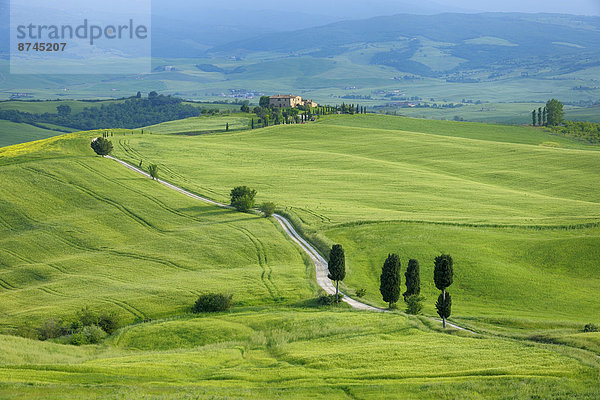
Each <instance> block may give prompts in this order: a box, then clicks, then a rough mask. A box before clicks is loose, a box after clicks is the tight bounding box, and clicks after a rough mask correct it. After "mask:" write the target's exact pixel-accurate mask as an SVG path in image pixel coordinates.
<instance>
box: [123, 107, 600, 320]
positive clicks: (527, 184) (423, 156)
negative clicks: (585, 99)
mask: <svg viewBox="0 0 600 400" xmlns="http://www.w3.org/2000/svg"><path fill="white" fill-rule="evenodd" d="M116 154H117V155H118V156H119V157H122V158H124V159H125V160H128V161H129V162H131V163H132V164H137V163H139V161H140V160H143V162H144V163H149V162H153V163H157V164H158V165H159V166H160V168H164V169H166V170H167V172H166V175H165V176H166V177H167V179H168V180H171V181H173V182H175V183H179V184H181V185H182V186H184V187H186V188H191V189H192V190H195V191H197V192H201V193H202V192H203V188H207V187H208V188H210V189H211V192H210V193H205V194H206V195H207V196H209V197H212V198H214V199H215V200H219V201H226V198H227V193H228V192H227V188H229V187H231V186H234V185H237V184H246V185H249V186H251V187H254V188H256V189H257V190H258V192H259V201H274V202H276V203H277V204H279V207H280V208H281V210H282V211H284V212H286V213H288V214H290V215H291V216H292V217H293V218H294V219H295V221H296V223H297V224H298V225H299V226H300V227H302V229H303V231H304V232H305V233H307V234H309V235H310V234H311V233H312V238H313V239H316V240H317V242H318V243H320V244H321V246H322V247H321V249H322V250H323V251H324V252H326V246H327V245H330V244H331V243H334V242H340V243H342V244H343V245H344V246H345V247H346V248H347V249H348V253H347V259H348V262H349V269H350V272H349V274H348V277H347V280H346V281H345V282H346V284H347V285H348V289H349V291H350V293H353V291H354V290H356V289H359V288H366V289H367V293H368V294H367V296H366V298H367V299H368V300H369V301H371V302H373V303H374V304H377V305H379V306H383V305H384V304H383V302H382V301H381V299H380V296H379V293H378V279H379V273H380V268H381V264H382V263H383V261H384V259H385V256H386V254H388V253H389V252H399V253H400V254H401V257H402V263H403V265H406V263H407V261H408V258H418V259H420V260H421V263H422V268H423V269H424V272H423V276H430V274H431V273H432V261H431V260H433V258H434V257H435V255H436V254H439V253H440V252H448V253H450V254H453V255H455V257H457V259H460V260H461V261H460V263H459V262H457V264H459V265H461V266H457V267H456V268H457V271H461V272H459V274H460V279H459V283H457V285H456V287H455V288H453V291H454V292H455V293H456V294H457V296H458V297H459V298H461V297H462V298H463V300H464V302H462V303H461V304H460V305H458V304H457V305H456V311H455V314H454V315H455V317H456V318H459V319H468V320H473V321H476V320H479V321H484V320H486V318H489V317H491V316H492V315H493V316H495V317H498V318H501V319H503V320H504V321H505V323H506V324H508V325H511V324H520V323H522V320H528V319H534V320H537V321H539V322H540V323H542V324H546V323H547V324H548V327H549V328H550V327H552V326H553V324H558V325H562V324H564V325H563V326H571V327H574V326H576V325H578V324H582V323H584V322H585V321H587V320H590V319H594V318H595V316H596V315H598V313H599V312H600V309H598V306H597V304H596V302H595V300H594V298H595V293H596V292H597V290H598V289H599V288H600V286H599V285H600V280H599V279H598V275H597V269H596V266H595V261H594V260H595V259H596V257H597V251H596V250H597V249H598V248H599V247H598V243H599V242H598V241H599V240H600V231H599V229H598V227H599V226H600V214H599V213H598V202H599V201H600V197H599V196H600V194H599V193H598V191H597V185H595V182H596V181H597V179H598V171H597V168H596V166H597V165H598V162H599V161H600V160H599V158H598V157H600V152H598V149H597V147H594V146H586V145H584V144H580V143H578V142H573V141H570V140H569V139H566V138H563V137H560V136H555V135H551V134H549V133H547V132H545V131H543V130H539V129H534V128H524V127H510V126H501V125H485V124H473V123H455V122H443V121H424V120H415V119H408V118H399V117H385V116H375V115H361V116H332V117H326V118H324V119H322V120H321V121H320V122H318V123H316V124H311V125H288V126H276V127H270V128H267V129H261V130H258V131H246V132H241V133H236V134H232V135H224V136H223V135H207V136H206V135H205V136H202V137H185V136H172V135H153V136H152V137H150V136H143V137H142V136H141V135H136V136H128V137H125V138H123V139H122V140H120V141H119V145H118V146H117V150H116ZM192 155H193V156H192ZM232 170H234V171H235V174H233V175H232V174H231V171H232ZM169 171H172V172H173V174H172V175H171V174H170V172H169ZM465 210H468V212H466V211H465ZM382 238H384V239H382ZM575 265H576V266H577V267H576V268H575V267H574V266H575ZM424 285H425V289H424V290H425V293H426V296H427V297H428V298H430V299H431V298H434V296H435V293H436V290H435V288H434V287H433V284H432V282H430V281H429V280H426V281H424ZM491 288H493V290H491ZM546 293H553V295H552V296H547V295H546ZM426 309H427V310H428V312H429V313H431V314H433V313H434V310H433V302H431V301H430V302H429V303H428V306H427V308H426ZM548 309H552V310H553V312H552V314H549V315H546V313H545V310H548ZM558 321H561V322H560V323H559V322H558Z"/></svg>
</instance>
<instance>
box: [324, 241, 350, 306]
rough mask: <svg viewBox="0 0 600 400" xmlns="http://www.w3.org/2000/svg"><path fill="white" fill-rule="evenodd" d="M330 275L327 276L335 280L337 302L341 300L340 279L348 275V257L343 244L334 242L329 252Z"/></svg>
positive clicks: (328, 266) (328, 265)
mask: <svg viewBox="0 0 600 400" xmlns="http://www.w3.org/2000/svg"><path fill="white" fill-rule="evenodd" d="M327 268H328V269H329V275H327V277H328V278H329V279H331V280H332V281H335V302H336V303H338V302H339V301H340V298H339V293H340V281H343V280H344V278H345V277H346V257H345V255H344V249H343V247H342V245H341V244H334V245H333V247H331V251H330V252H329V263H328V264H327Z"/></svg>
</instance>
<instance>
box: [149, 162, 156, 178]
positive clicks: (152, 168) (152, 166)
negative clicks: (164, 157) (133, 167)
mask: <svg viewBox="0 0 600 400" xmlns="http://www.w3.org/2000/svg"><path fill="white" fill-rule="evenodd" d="M148 173H149V174H150V177H151V178H152V179H158V165H156V164H150V165H149V166H148Z"/></svg>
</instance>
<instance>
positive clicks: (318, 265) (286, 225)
mask: <svg viewBox="0 0 600 400" xmlns="http://www.w3.org/2000/svg"><path fill="white" fill-rule="evenodd" d="M106 158H110V159H111V160H114V161H116V162H118V163H119V164H122V165H124V166H125V167H127V168H129V169H130V170H132V171H134V172H137V173H138V174H142V175H144V176H145V177H147V178H151V176H150V175H149V174H148V173H147V172H145V171H143V170H141V169H139V168H137V167H134V166H133V165H131V164H128V163H126V162H125V161H122V160H119V159H118V158H115V157H113V156H106ZM156 181H157V182H158V183H161V184H163V185H165V186H166V187H168V188H169V189H173V190H176V191H178V192H179V193H182V194H184V195H186V196H188V197H191V198H193V199H196V200H200V201H203V202H205V203H209V204H212V205H215V206H217V207H221V208H227V209H233V207H232V206H230V205H227V204H223V203H219V202H217V201H213V200H210V199H207V198H206V197H202V196H198V195H197V194H194V193H191V192H188V191H187V190H184V189H182V188H180V187H178V186H175V185H173V184H171V183H169V182H165V181H163V180H162V179H156ZM273 217H274V218H275V219H276V220H277V222H279V223H280V224H281V227H282V228H283V230H284V231H285V233H286V234H287V235H288V236H289V237H290V238H291V239H292V240H293V241H294V242H296V243H297V244H298V245H299V246H300V247H301V248H302V250H303V251H304V252H305V253H306V254H308V256H309V257H310V259H311V260H312V262H313V264H314V265H315V271H316V276H317V284H318V285H319V286H320V287H321V288H322V289H323V290H324V291H325V292H327V293H329V294H335V286H333V282H332V281H331V280H330V279H329V278H327V275H328V273H329V271H328V269H327V261H325V259H324V258H323V257H321V255H320V254H319V252H318V251H317V250H316V249H315V248H314V247H313V246H312V245H311V244H310V243H308V242H307V241H306V240H304V239H303V238H302V236H300V234H298V232H296V230H295V229H294V227H293V226H292V224H291V223H290V221H288V220H287V219H286V218H284V217H282V216H281V215H279V214H273ZM342 300H343V301H344V302H345V303H348V304H349V305H350V306H351V307H352V308H355V309H357V310H365V311H375V312H387V310H385V309H382V308H377V307H373V306H370V305H368V304H365V303H361V302H360V301H357V300H354V299H352V298H350V297H348V296H344V298H343V299H342ZM430 319H431V320H434V321H438V322H440V323H441V322H442V321H441V320H438V319H436V318H430ZM446 325H448V326H450V327H452V328H455V329H459V330H462V331H467V332H471V333H474V334H477V332H473V331H471V330H469V329H467V328H463V327H461V326H458V325H455V324H452V323H450V322H448V321H446Z"/></svg>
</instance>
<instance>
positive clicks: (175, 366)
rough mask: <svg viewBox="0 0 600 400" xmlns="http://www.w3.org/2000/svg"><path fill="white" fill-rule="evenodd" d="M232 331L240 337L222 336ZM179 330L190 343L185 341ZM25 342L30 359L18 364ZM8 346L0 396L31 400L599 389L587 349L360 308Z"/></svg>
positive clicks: (186, 321)
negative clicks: (481, 334)
mask: <svg viewBox="0 0 600 400" xmlns="http://www.w3.org/2000/svg"><path fill="white" fill-rule="evenodd" d="M232 329H234V330H235V331H236V332H238V333H239V334H237V335H235V334H234V335H231V336H219V335H218V334H215V333H218V332H231V330H232ZM180 337H181V338H189V339H190V340H191V341H189V342H187V343H185V344H183V346H182V347H183V348H181V347H180V345H182V343H181V339H179V338H180ZM169 338H172V339H173V341H172V342H169ZM157 340H158V341H162V343H157ZM17 346H18V347H20V348H22V349H26V350H27V353H28V354H31V355H30V356H29V358H28V359H27V360H15V358H14V353H15V350H14V349H13V348H14V347H17ZM114 346H117V348H115V347H114ZM152 346H154V347H153V348H152ZM0 348H1V349H6V351H5V352H4V351H3V352H2V353H0V361H2V365H3V366H2V367H0V381H2V382H4V384H3V387H1V388H0V393H3V394H5V395H7V394H14V393H20V394H21V395H23V396H25V397H28V396H29V397H35V396H36V394H37V395H39V394H40V393H42V391H43V393H45V394H44V397H47V398H59V397H60V398H80V397H86V398H90V397H92V398H93V397H95V396H99V394H97V393H102V397H103V398H116V397H118V396H119V395H120V396H123V395H124V397H127V398H146V397H145V396H156V397H160V398H181V397H185V395H188V393H189V394H192V393H193V394H195V396H197V397H193V398H209V397H211V396H217V397H234V398H251V397H254V398H266V399H270V398H336V399H337V398H348V396H350V397H352V396H356V397H359V398H374V397H381V394H382V393H386V396H390V397H397V395H398V393H402V395H403V397H406V396H408V397H410V398H447V399H454V398H462V399H464V398H466V399H476V398H493V399H495V398H498V399H500V398H507V394H508V393H510V398H523V399H524V398H530V397H533V396H537V397H540V398H553V397H556V398H560V397H563V398H564V397H572V396H576V397H578V398H594V397H595V396H597V395H598V390H599V388H598V385H597V379H598V372H597V371H598V370H597V364H598V361H597V360H594V359H593V358H592V357H589V356H587V355H586V354H585V353H583V352H577V351H571V352H567V353H564V354H563V353H561V352H560V351H557V349H556V348H554V347H552V346H544V345H535V344H533V343H531V344H529V343H528V344H524V343H520V342H517V341H510V340H502V339H494V338H473V337H464V336H458V335H444V334H439V333H436V332H433V331H428V330H427V329H426V328H424V327H423V326H422V325H421V324H420V323H419V321H418V320H416V319H407V318H406V317H403V316H399V315H393V314H388V315H384V314H376V313H375V314H374V313H360V312H353V311H338V312H331V311H308V310H305V311H300V310H295V309H289V310H264V311H257V312H242V313H232V314H225V315H220V316H217V317H198V318H188V317H185V318H180V319H176V320H173V321H164V322H163V321H158V322H155V323H150V324H141V325H136V326H133V327H131V328H125V329H123V330H122V331H120V332H118V333H117V334H116V335H115V337H114V340H113V341H109V342H107V345H104V346H86V347H82V348H78V349H72V348H71V347H68V346H56V345H51V344H46V343H39V342H33V341H27V340H23V339H18V338H9V337H4V338H2V340H0ZM133 349H144V350H133ZM51 351H53V352H54V354H52V355H50V354H48V353H49V352H51ZM25 385H27V386H25ZM60 389H62V390H63V392H62V393H61V394H60V395H59V394H58V391H59V390H60ZM184 393H185V395H183V394H184Z"/></svg>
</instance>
